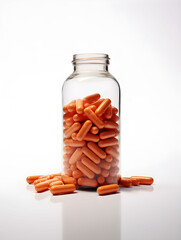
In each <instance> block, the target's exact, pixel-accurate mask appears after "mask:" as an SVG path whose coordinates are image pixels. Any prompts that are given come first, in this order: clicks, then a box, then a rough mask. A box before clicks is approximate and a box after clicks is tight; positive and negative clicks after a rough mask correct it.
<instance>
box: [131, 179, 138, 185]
mask: <svg viewBox="0 0 181 240" xmlns="http://www.w3.org/2000/svg"><path fill="white" fill-rule="evenodd" d="M131 181H132V185H133V186H139V185H140V180H139V179H137V178H135V177H131Z"/></svg>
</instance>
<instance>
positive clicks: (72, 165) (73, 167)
mask: <svg viewBox="0 0 181 240" xmlns="http://www.w3.org/2000/svg"><path fill="white" fill-rule="evenodd" d="M70 169H71V171H72V172H73V171H75V170H77V167H76V164H75V163H74V164H71V166H70Z"/></svg>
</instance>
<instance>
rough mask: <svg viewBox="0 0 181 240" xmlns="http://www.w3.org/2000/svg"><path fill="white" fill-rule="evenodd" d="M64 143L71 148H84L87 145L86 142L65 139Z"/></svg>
mask: <svg viewBox="0 0 181 240" xmlns="http://www.w3.org/2000/svg"><path fill="white" fill-rule="evenodd" d="M64 143H65V145H67V146H70V147H83V146H84V145H85V141H77V140H73V139H65V140H64Z"/></svg>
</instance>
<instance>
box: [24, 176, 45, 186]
mask: <svg viewBox="0 0 181 240" xmlns="http://www.w3.org/2000/svg"><path fill="white" fill-rule="evenodd" d="M41 176H42V175H36V176H28V177H27V178H26V181H27V183H29V184H31V183H33V182H34V181H35V180H37V179H38V178H39V177H41Z"/></svg>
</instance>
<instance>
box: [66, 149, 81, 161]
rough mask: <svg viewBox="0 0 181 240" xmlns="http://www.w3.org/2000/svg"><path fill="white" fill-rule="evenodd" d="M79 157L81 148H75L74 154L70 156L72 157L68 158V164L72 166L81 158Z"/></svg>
mask: <svg viewBox="0 0 181 240" xmlns="http://www.w3.org/2000/svg"><path fill="white" fill-rule="evenodd" d="M81 155H82V148H77V149H76V150H75V152H74V153H73V154H72V156H71V157H70V159H69V163H70V164H74V163H75V162H77V161H78V160H79V159H80V158H81Z"/></svg>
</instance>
